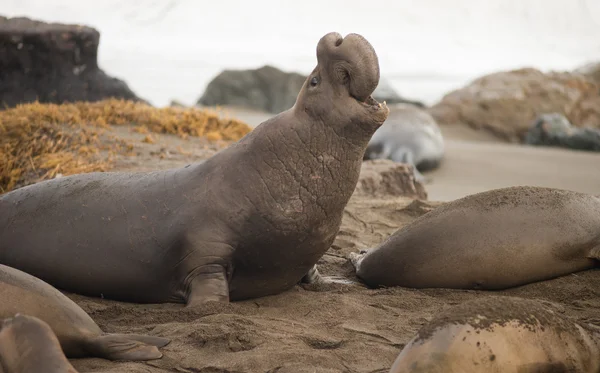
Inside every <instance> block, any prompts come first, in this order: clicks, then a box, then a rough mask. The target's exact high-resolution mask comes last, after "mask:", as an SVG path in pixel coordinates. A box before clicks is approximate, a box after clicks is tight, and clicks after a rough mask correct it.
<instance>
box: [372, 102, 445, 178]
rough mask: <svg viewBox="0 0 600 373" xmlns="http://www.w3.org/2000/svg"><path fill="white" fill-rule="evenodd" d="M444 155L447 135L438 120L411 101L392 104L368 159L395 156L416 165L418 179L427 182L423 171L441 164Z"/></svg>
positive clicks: (394, 159)
mask: <svg viewBox="0 0 600 373" xmlns="http://www.w3.org/2000/svg"><path fill="white" fill-rule="evenodd" d="M443 157H444V138H443V136H442V132H441V131H440V128H439V126H438V124H437V123H436V121H435V119H433V117H432V116H431V115H430V114H429V113H428V112H426V111H425V110H423V109H420V108H418V107H415V106H414V105H410V104H396V105H390V114H389V116H388V118H387V120H386V121H385V123H383V125H382V126H381V127H380V128H379V129H378V130H377V131H376V132H375V134H374V135H373V137H372V138H371V141H370V142H369V145H368V146H367V150H366V151H365V156H364V159H365V160H367V159H378V158H383V159H391V160H392V161H394V162H401V163H407V164H410V165H411V166H413V169H414V174H415V178H416V179H417V180H418V181H421V182H423V181H425V177H424V176H423V175H422V174H421V171H423V172H424V171H429V170H433V169H435V168H437V167H439V166H440V164H441V162H442V159H443Z"/></svg>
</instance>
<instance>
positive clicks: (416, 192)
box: [354, 159, 427, 200]
mask: <svg viewBox="0 0 600 373" xmlns="http://www.w3.org/2000/svg"><path fill="white" fill-rule="evenodd" d="M354 194H355V195H360V196H367V197H375V198H389V197H408V198H415V199H422V200H426V199H427V192H426V191H425V187H424V186H423V184H422V183H420V182H419V181H417V180H416V179H415V174H414V168H413V166H411V165H408V164H404V163H396V162H394V161H391V160H389V159H374V160H368V161H364V162H363V164H362V168H361V171H360V176H359V179H358V183H357V185H356V189H355V190H354Z"/></svg>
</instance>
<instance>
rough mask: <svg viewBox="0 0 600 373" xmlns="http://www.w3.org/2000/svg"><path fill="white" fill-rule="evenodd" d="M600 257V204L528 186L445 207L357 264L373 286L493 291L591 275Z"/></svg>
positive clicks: (580, 195)
mask: <svg viewBox="0 0 600 373" xmlns="http://www.w3.org/2000/svg"><path fill="white" fill-rule="evenodd" d="M599 258H600V198H598V197H595V196H592V195H589V194H584V193H578V192H572V191H567V190H560V189H551V188H542V187H528V186H517V187H510V188H502V189H495V190H491V191H486V192H483V193H477V194H473V195H470V196H467V197H464V198H461V199H458V200H455V201H452V202H450V203H447V204H444V205H442V206H441V207H438V208H436V209H435V210H433V211H430V212H428V213H426V214H425V215H423V216H421V217H419V218H418V219H416V220H415V221H413V222H412V223H411V224H408V225H407V226H405V227H403V228H401V229H399V230H398V231H396V232H395V233H394V234H392V235H391V236H390V237H389V238H388V239H387V240H385V241H384V242H383V243H381V244H380V245H379V246H378V247H377V248H374V249H372V250H369V251H368V252H366V253H361V254H356V253H351V257H350V259H351V261H352V263H353V264H354V266H355V268H356V274H357V276H358V277H359V278H360V279H362V280H363V281H364V282H365V283H366V284H367V285H369V286H373V287H376V286H404V287H412V288H455V289H487V290H492V289H505V288H510V287H514V286H519V285H524V284H527V283H531V282H536V281H542V280H547V279H551V278H554V277H558V276H562V275H566V274H569V273H573V272H577V271H582V270H585V269H590V268H593V267H595V266H597V264H598V259H599Z"/></svg>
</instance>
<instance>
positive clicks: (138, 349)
mask: <svg viewBox="0 0 600 373" xmlns="http://www.w3.org/2000/svg"><path fill="white" fill-rule="evenodd" d="M129 337H130V336H128V335H119V334H106V335H101V336H98V337H93V338H91V339H89V340H88V341H87V346H86V347H87V350H88V352H89V353H90V354H91V355H92V356H96V357H100V358H104V359H108V360H127V361H144V360H155V359H160V358H161V357H162V356H163V355H162V353H161V352H160V351H159V350H158V348H157V347H156V346H152V345H147V344H145V343H141V342H138V341H136V340H134V339H131V338H129Z"/></svg>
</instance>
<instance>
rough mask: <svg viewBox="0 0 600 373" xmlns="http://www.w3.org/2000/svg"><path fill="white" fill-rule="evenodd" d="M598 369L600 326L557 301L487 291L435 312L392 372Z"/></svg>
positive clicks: (583, 372)
mask: <svg viewBox="0 0 600 373" xmlns="http://www.w3.org/2000/svg"><path fill="white" fill-rule="evenodd" d="M599 371H600V329H598V328H597V327H594V326H592V325H587V324H583V323H576V322H574V321H572V320H569V319H568V318H567V317H564V316H562V315H560V314H559V313H558V312H557V310H556V309H554V307H549V306H546V305H545V304H544V303H542V302H539V301H535V300H529V299H522V298H516V297H498V296H492V297H484V298H480V299H477V300H472V301H467V302H464V303H462V304H460V305H458V306H454V307H451V308H450V309H448V310H445V311H444V312H441V313H440V314H438V315H436V316H435V317H434V318H433V319H432V320H431V321H430V322H429V323H428V324H426V325H425V326H424V327H422V328H421V329H420V330H419V332H418V333H417V335H416V336H415V337H414V338H413V339H412V340H411V341H410V342H409V343H408V344H407V345H406V346H405V347H404V349H403V350H402V352H401V353H400V355H399V356H398V357H397V359H396V361H395V362H394V364H393V365H392V368H391V370H390V373H422V372H423V373H424V372H427V373H495V372H498V373H500V372H502V373H540V372H544V373H553V372H557V373H558V372H565V373H566V372H578V373H596V372H599Z"/></svg>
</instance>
